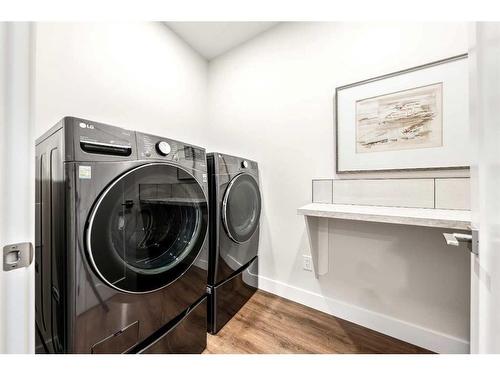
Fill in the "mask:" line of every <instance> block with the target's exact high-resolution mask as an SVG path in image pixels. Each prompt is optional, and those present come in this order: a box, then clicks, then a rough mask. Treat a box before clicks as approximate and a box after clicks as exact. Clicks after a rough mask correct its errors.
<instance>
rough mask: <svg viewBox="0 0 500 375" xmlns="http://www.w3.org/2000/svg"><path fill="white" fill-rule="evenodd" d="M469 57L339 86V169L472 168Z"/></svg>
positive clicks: (336, 92) (337, 162)
mask: <svg viewBox="0 0 500 375" xmlns="http://www.w3.org/2000/svg"><path fill="white" fill-rule="evenodd" d="M467 57H468V55H467V54H466V53H465V54H461V55H457V56H453V57H450V58H447V59H442V60H438V61H434V62H431V63H428V64H424V65H420V66H416V67H413V68H409V69H404V70H400V71H397V72H394V73H390V74H385V75H382V76H377V77H374V78H370V79H366V80H363V81H359V82H355V83H352V84H348V85H344V86H340V87H337V88H336V89H335V99H334V112H335V113H334V118H335V147H336V152H335V154H336V162H335V165H336V173H338V174H342V173H362V172H384V171H415V170H442V169H467V168H469V164H470V157H469V152H468V150H469V149H470V145H469V142H470V139H469V115H468V61H467Z"/></svg>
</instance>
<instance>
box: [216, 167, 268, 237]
mask: <svg viewBox="0 0 500 375" xmlns="http://www.w3.org/2000/svg"><path fill="white" fill-rule="evenodd" d="M260 210H261V200H260V192H259V185H257V181H255V179H254V178H253V177H252V176H251V175H250V174H248V173H241V174H239V175H237V176H236V177H235V178H233V179H232V180H231V182H230V183H229V185H228V187H227V189H226V193H225V195H224V199H223V201H222V221H223V223H224V228H225V229H226V232H227V234H228V236H229V237H230V238H231V239H232V240H233V241H234V242H236V243H244V242H246V241H248V240H249V239H250V238H251V237H252V235H253V234H254V232H255V231H256V230H257V228H258V227H259V219H260Z"/></svg>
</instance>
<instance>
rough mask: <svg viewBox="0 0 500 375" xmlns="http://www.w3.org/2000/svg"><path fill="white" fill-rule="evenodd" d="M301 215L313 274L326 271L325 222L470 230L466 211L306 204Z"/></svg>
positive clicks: (326, 244) (326, 229)
mask: <svg viewBox="0 0 500 375" xmlns="http://www.w3.org/2000/svg"><path fill="white" fill-rule="evenodd" d="M297 213H298V214H299V215H304V217H305V220H306V226H307V233H308V236H309V244H310V247H311V252H312V258H313V263H314V269H315V272H316V275H324V274H326V273H327V272H328V248H329V229H328V226H329V220H328V219H343V220H356V221H370V222H377V223H389V224H402V225H415V226H423V227H434V228H447V229H457V230H470V224H471V212H470V211H468V210H439V209H433V208H406V207H387V206H360V205H350V204H326V203H310V204H307V205H305V206H302V207H300V208H299V209H297Z"/></svg>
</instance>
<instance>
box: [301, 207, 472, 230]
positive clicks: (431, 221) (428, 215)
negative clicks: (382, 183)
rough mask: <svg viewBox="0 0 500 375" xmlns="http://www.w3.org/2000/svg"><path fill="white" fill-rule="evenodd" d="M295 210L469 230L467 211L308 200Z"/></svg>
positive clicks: (312, 214)
mask: <svg viewBox="0 0 500 375" xmlns="http://www.w3.org/2000/svg"><path fill="white" fill-rule="evenodd" d="M297 213H298V214H300V215H304V216H314V217H322V218H329V219H344V220H358V221H371V222H378V223H390V224H403V225H416V226H423V227H436V228H449V229H458V230H470V224H471V212H470V211H469V210H441V209H433V208H406V207H387V206H360V205H350V204H324V203H310V204H307V205H305V206H302V207H300V208H299V209H298V210H297Z"/></svg>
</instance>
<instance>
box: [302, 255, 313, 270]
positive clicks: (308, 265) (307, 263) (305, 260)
mask: <svg viewBox="0 0 500 375" xmlns="http://www.w3.org/2000/svg"><path fill="white" fill-rule="evenodd" d="M302 268H304V269H305V270H306V271H312V270H313V264H312V258H311V256H310V255H302Z"/></svg>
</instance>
